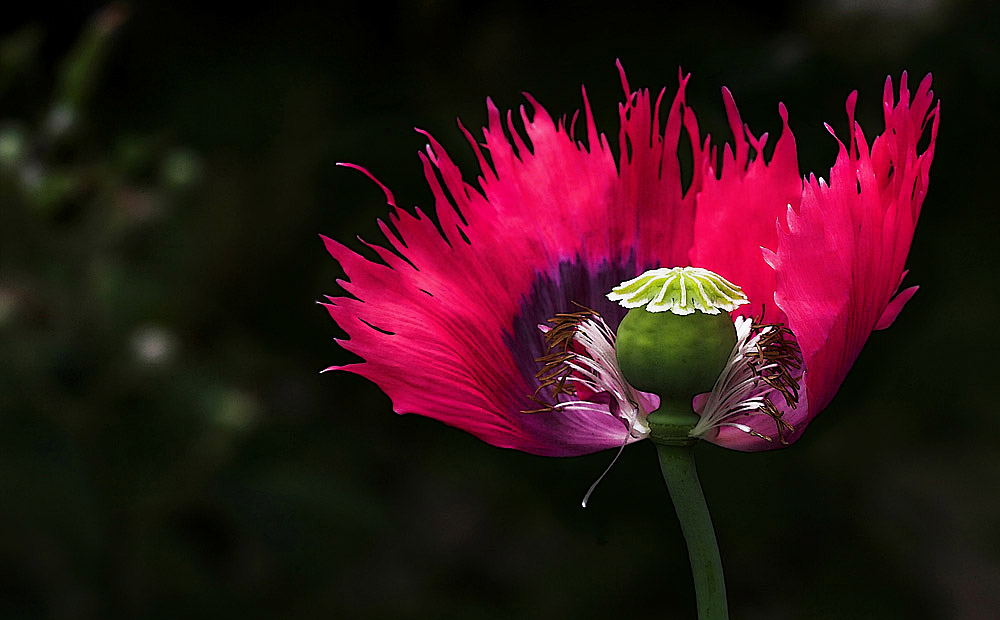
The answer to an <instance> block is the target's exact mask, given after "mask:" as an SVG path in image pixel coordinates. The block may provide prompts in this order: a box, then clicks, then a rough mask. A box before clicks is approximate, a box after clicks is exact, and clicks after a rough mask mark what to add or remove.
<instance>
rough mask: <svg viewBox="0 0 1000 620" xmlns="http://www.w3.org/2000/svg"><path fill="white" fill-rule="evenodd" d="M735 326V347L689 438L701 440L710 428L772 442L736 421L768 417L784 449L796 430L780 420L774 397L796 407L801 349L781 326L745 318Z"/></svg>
mask: <svg viewBox="0 0 1000 620" xmlns="http://www.w3.org/2000/svg"><path fill="white" fill-rule="evenodd" d="M761 317H763V310H762V311H761ZM735 324H736V335H737V341H736V346H734V347H733V352H732V354H731V355H730V357H729V362H727V364H726V367H725V369H724V370H723V371H722V374H721V375H720V376H719V379H718V381H717V382H716V384H715V387H714V388H713V390H712V393H711V394H710V395H709V398H708V401H707V402H706V403H705V407H704V409H703V410H702V412H701V419H700V420H699V422H698V424H697V425H695V427H694V428H693V429H692V430H691V436H692V437H700V436H702V435H704V434H705V433H707V432H709V431H710V430H712V429H717V428H721V427H731V428H735V429H737V430H739V431H742V432H744V433H747V434H749V435H752V436H754V437H758V438H760V439H763V440H765V441H774V439H775V437H772V436H769V435H766V434H764V433H762V432H760V431H758V430H755V429H753V428H752V427H750V426H749V425H747V424H742V423H739V422H736V421H734V418H739V417H744V416H750V415H766V416H768V417H769V418H771V420H773V421H774V425H775V431H776V432H775V434H776V435H777V439H778V441H780V442H781V443H783V444H787V443H788V442H787V439H786V435H787V434H789V433H793V432H795V427H794V426H792V424H791V423H789V422H788V421H786V420H785V419H784V415H785V410H783V409H781V408H778V406H777V405H775V404H774V401H773V400H772V395H773V394H775V393H777V394H780V395H781V397H782V398H783V399H784V401H785V405H786V407H787V408H789V409H795V408H796V407H797V406H798V403H799V390H800V381H801V378H802V352H801V349H800V348H799V345H798V343H797V342H795V337H794V334H792V332H791V330H789V329H788V328H787V327H785V326H784V325H781V324H778V323H763V322H762V319H761V318H746V317H738V318H737V319H736V321H735Z"/></svg>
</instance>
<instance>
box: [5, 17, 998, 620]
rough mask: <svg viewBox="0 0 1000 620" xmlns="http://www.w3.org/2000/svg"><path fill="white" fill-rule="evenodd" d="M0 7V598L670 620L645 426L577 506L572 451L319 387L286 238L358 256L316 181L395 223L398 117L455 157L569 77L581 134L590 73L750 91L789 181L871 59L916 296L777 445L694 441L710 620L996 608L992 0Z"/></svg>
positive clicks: (227, 609)
mask: <svg viewBox="0 0 1000 620" xmlns="http://www.w3.org/2000/svg"><path fill="white" fill-rule="evenodd" d="M5 11H6V12H5V16H4V17H3V18H2V20H3V21H2V22H0V24H2V27H0V260H2V266H0V358H2V362H0V617H2V618H4V619H7V618H15V619H16V618H67V619H70V618H72V619H90V618H114V617H122V618H175V617H178V616H192V617H213V618H228V617H233V618H243V619H245V618H256V617H260V618H270V617H281V618H317V617H335V618H416V617H429V618H451V617H455V618H458V617H461V618H514V617H517V618H546V619H552V618H590V617H594V618H598V617H634V618H645V617H657V618H663V617H671V618H690V617H692V614H693V596H692V592H691V584H690V577H689V576H688V569H687V559H686V554H685V552H684V548H683V540H682V539H681V537H680V533H679V531H678V528H677V525H676V523H675V519H674V516H673V514H672V512H671V507H670V505H669V502H668V499H667V498H666V494H665V493H664V492H663V489H662V488H661V487H662V481H661V480H659V478H658V472H657V469H656V461H655V457H654V454H653V450H652V448H651V446H648V445H639V446H635V447H634V448H630V449H629V450H626V451H625V453H624V454H623V456H622V458H621V460H620V462H619V463H618V464H617V465H616V467H615V469H613V470H612V472H611V474H610V475H609V476H608V478H607V479H606V480H605V481H604V482H603V483H602V486H601V487H600V488H599V489H598V490H597V492H596V494H595V495H594V497H593V498H592V500H591V504H590V506H591V507H590V508H588V509H587V510H581V509H580V508H579V500H580V498H581V497H582V494H583V492H584V491H585V490H586V489H587V487H588V486H589V485H590V483H591V482H592V480H593V479H594V478H595V477H596V475H597V474H599V473H600V471H602V470H603V468H604V467H605V466H606V464H607V462H608V461H609V459H610V458H611V456H610V455H608V454H598V455H592V456H589V457H585V458H579V459H562V460H556V459H541V458H536V457H530V456H527V455H523V454H518V453H514V452H509V451H504V450H498V449H495V448H492V447H489V446H487V445H485V444H482V443H480V442H478V441H476V440H474V439H472V438H471V437H468V436H466V435H465V434H463V433H461V432H458V431H455V430H453V429H449V428H446V427H443V426H441V425H439V424H436V423H434V422H432V421H429V420H424V419H419V418H416V417H412V416H404V417H397V416H395V415H393V414H392V413H391V407H390V404H389V402H388V400H387V399H386V398H385V396H383V395H382V394H381V393H380V392H379V391H378V390H377V389H376V388H374V387H373V386H371V385H370V384H368V383H367V382H365V381H364V380H362V379H360V378H358V377H355V376H353V375H349V374H346V373H338V374H326V375H322V376H321V375H319V374H318V370H320V369H322V368H324V367H325V366H328V365H330V364H340V363H346V362H347V361H349V358H350V356H349V355H348V354H346V353H345V352H343V351H342V350H340V349H339V348H338V347H337V346H336V345H335V343H334V342H332V338H334V337H338V336H339V335H340V334H338V332H337V329H336V327H335V326H334V325H333V324H332V323H331V322H330V321H329V320H328V318H327V317H326V315H325V313H324V312H323V311H322V309H321V308H318V307H316V306H315V305H314V304H313V302H314V301H315V300H316V299H319V298H321V296H322V295H323V294H327V293H329V294H335V293H337V286H336V284H335V280H336V278H337V277H339V276H341V275H342V274H340V273H339V270H338V268H337V266H336V264H335V263H334V262H333V261H332V260H331V259H329V258H328V257H327V256H326V255H325V254H324V252H323V250H322V245H321V244H320V243H319V241H318V239H317V237H316V235H317V233H320V232H323V233H326V234H328V235H331V236H333V237H336V238H338V239H340V240H343V241H345V242H352V243H354V242H353V241H351V240H352V239H353V238H354V235H355V234H358V233H360V234H361V235H362V236H363V237H365V238H366V239H371V240H375V239H378V237H379V234H378V229H377V226H376V225H375V218H376V217H381V216H383V215H384V214H385V211H386V207H385V205H384V201H383V197H382V194H381V192H380V191H379V190H378V188H377V187H375V186H374V185H373V184H372V183H370V182H369V181H368V180H366V179H364V178H363V177H361V175H358V174H355V173H352V172H350V171H345V170H344V169H337V168H335V167H334V165H333V164H334V163H335V162H336V161H345V160H346V161H353V162H357V163H360V164H363V165H365V166H367V167H368V168H369V169H371V170H372V171H373V172H374V173H375V174H376V175H377V176H379V178H380V179H382V180H383V181H384V182H386V183H387V185H389V186H390V187H391V188H392V189H393V190H394V191H395V194H396V196H397V197H398V198H399V199H400V203H401V204H404V205H411V204H414V203H419V204H421V205H424V206H426V205H428V204H429V202H430V201H431V196H430V192H429V191H428V190H427V189H426V188H425V187H424V185H423V182H422V177H421V170H420V165H419V162H418V160H417V158H416V156H415V155H414V151H415V150H417V149H419V148H420V147H421V146H422V145H423V140H422V139H421V138H420V137H419V136H417V135H415V134H413V133H412V132H411V127H412V126H413V125H414V124H416V125H419V126H421V127H425V128H427V129H429V130H431V131H432V132H433V133H434V134H435V136H436V137H437V138H438V139H439V140H441V142H442V143H443V144H444V146H445V147H446V148H449V149H450V152H451V154H452V155H453V156H454V157H455V158H456V160H457V161H458V162H459V163H460V164H462V165H463V166H465V168H464V170H465V172H466V174H467V176H468V177H469V178H471V176H472V172H471V171H472V170H473V168H472V165H473V163H474V159H473V158H472V156H471V154H470V153H469V152H468V149H467V147H466V146H465V144H464V140H463V138H462V136H461V135H460V133H459V132H458V131H457V130H456V129H455V127H454V124H453V123H454V118H455V117H456V116H461V117H462V119H463V120H464V122H465V124H466V126H468V127H470V128H475V127H478V126H481V125H482V124H483V123H484V122H485V109H484V106H483V99H484V98H485V96H487V95H492V96H494V98H495V100H496V101H497V102H498V104H499V105H500V106H501V107H514V106H517V105H519V104H520V103H521V102H522V100H521V99H520V98H519V97H518V95H517V93H519V92H520V91H522V90H527V91H530V92H531V93H532V94H533V95H535V96H536V97H537V98H538V99H539V100H540V101H542V102H544V103H545V105H546V106H547V107H548V108H549V110H550V111H552V112H553V113H555V114H563V113H569V114H571V113H572V111H573V110H574V109H576V108H578V107H579V105H580V99H579V85H580V83H586V84H587V88H588V91H587V92H588V95H589V97H590V99H591V102H592V103H593V105H594V109H595V114H596V116H597V122H598V125H599V127H600V128H601V129H602V130H603V131H605V132H607V133H608V134H609V136H610V137H611V139H612V142H614V141H615V140H614V139H615V136H616V134H617V127H616V122H617V116H616V113H617V112H616V107H615V105H616V102H617V101H618V100H619V98H620V96H621V92H620V85H619V83H618V76H617V74H616V72H615V70H614V65H613V63H614V60H615V58H621V59H622V61H623V62H624V64H625V67H626V68H627V70H628V72H629V79H630V81H631V83H632V86H633V87H639V86H642V87H646V86H649V87H653V88H658V87H659V86H660V85H663V84H666V85H667V86H668V88H671V89H672V88H673V87H674V85H675V82H674V80H675V79H676V77H675V76H676V67H677V65H678V64H681V65H683V67H684V69H685V70H690V71H692V72H693V78H692V82H691V85H690V87H689V90H688V100H689V102H690V103H691V104H692V105H693V106H694V107H695V109H696V110H697V112H698V114H699V121H700V123H701V125H702V127H703V129H705V130H708V131H710V132H711V133H712V134H713V136H716V140H721V139H722V138H723V137H724V136H727V135H728V134H727V131H728V129H727V124H726V122H725V117H724V113H723V108H722V105H721V101H720V100H719V97H718V96H717V92H718V91H717V89H718V88H719V87H720V86H721V85H723V84H726V85H728V86H729V87H730V88H731V89H732V90H733V92H734V93H735V95H736V98H737V101H738V102H739V104H740V110H741V113H742V114H743V119H744V121H746V122H747V123H749V124H750V125H751V127H753V128H754V129H755V131H756V132H762V131H765V130H769V131H772V132H775V131H778V130H779V129H780V123H779V120H778V117H777V114H776V113H775V112H776V110H775V105H776V103H777V100H779V99H780V100H782V101H784V102H785V103H786V105H787V106H788V108H789V110H790V113H791V124H792V128H793V130H794V131H795V132H796V139H797V142H798V148H799V154H800V161H801V164H802V168H803V170H815V171H817V173H819V174H823V173H824V172H825V169H826V168H827V167H828V166H829V165H830V163H831V162H832V161H833V157H834V155H835V153H836V149H835V143H834V142H833V141H832V140H831V139H830V138H829V136H828V135H827V134H826V133H825V131H824V130H823V127H822V122H823V121H831V122H832V124H833V125H834V127H837V128H838V129H840V130H843V128H844V124H845V120H844V118H845V115H844V113H843V105H844V99H845V98H846V95H847V93H848V92H849V91H850V90H851V89H854V88H858V89H859V91H860V99H859V110H858V116H859V121H860V122H861V123H862V125H863V126H864V127H865V128H866V130H867V132H868V133H869V135H873V134H874V133H876V132H877V131H880V130H881V119H880V106H879V104H880V97H881V86H882V80H883V79H884V76H885V75H886V74H892V75H893V76H898V74H899V72H900V70H902V69H904V68H908V69H910V70H911V75H914V76H919V75H922V74H923V73H924V72H925V71H928V70H930V71H933V72H934V74H935V90H936V92H937V93H938V95H939V96H940V97H941V99H942V101H943V105H942V110H943V112H942V117H943V120H942V125H941V134H940V139H939V143H938V152H937V158H936V161H935V163H934V168H933V170H932V175H931V179H932V180H931V190H930V196H929V198H928V200H927V203H926V205H925V210H924V214H923V216H922V221H921V225H920V227H919V228H918V231H917V237H916V240H915V242H914V248H913V252H912V254H911V259H910V261H909V265H910V268H911V276H909V278H910V279H912V281H913V282H914V283H919V284H921V285H922V289H921V291H920V293H919V294H918V295H917V297H916V298H915V299H914V300H913V302H911V304H910V305H909V306H908V307H907V309H906V311H905V312H904V313H903V314H902V315H901V317H900V318H899V320H898V321H897V323H896V325H895V326H894V327H893V328H892V329H891V330H889V331H887V332H882V333H877V334H875V335H874V336H873V337H872V339H871V341H870V343H869V345H868V347H867V348H866V350H865V352H864V354H863V355H862V357H861V359H860V360H859V362H858V364H857V365H856V367H855V369H854V371H853V372H852V374H851V375H850V377H849V378H848V381H847V383H846V384H845V386H844V388H843V389H842V391H841V394H840V395H839V396H838V397H837V399H836V400H835V401H834V403H833V405H832V406H831V407H830V409H829V410H828V411H826V412H825V413H824V414H823V415H822V416H821V417H820V418H819V419H818V420H817V421H816V422H815V423H814V424H813V426H812V427H811V428H810V430H809V432H807V433H806V435H805V437H804V438H803V440H802V441H800V442H799V443H797V444H796V445H795V446H794V447H792V448H790V449H787V450H783V451H779V452H775V453H768V454H759V455H744V454H735V453H730V452H726V451H723V450H719V449H716V448H712V447H710V446H702V447H700V448H699V450H700V455H699V458H700V461H701V470H702V479H703V482H704V484H705V487H706V493H707V495H708V498H709V502H710V505H711V506H712V510H713V515H714V518H715V521H716V524H717V527H718V530H719V537H720V543H721V546H722V554H723V559H724V562H725V564H726V566H727V577H728V580H729V588H730V597H731V609H732V613H733V617H734V618H741V619H754V618H768V619H769V620H780V619H783V618H788V619H800V618H831V619H833V618H852V619H867V618H871V619H876V618H877V619H891V618H907V619H908V620H918V619H922V618H926V619H938V618H970V619H972V618H985V617H989V614H990V613H992V612H990V611H989V610H991V609H992V610H995V609H998V608H1000V536H998V534H997V532H998V531H1000V497H998V494H997V489H998V488H1000V449H998V447H997V442H996V440H995V438H996V437H997V433H996V430H997V417H996V410H997V407H996V405H995V402H996V397H995V393H994V390H995V388H994V385H995V380H994V377H995V373H994V372H993V371H994V370H995V368H996V362H995V357H996V355H995V352H994V351H993V350H992V344H993V342H994V341H995V339H996V338H995V335H994V333H993V329H992V327H993V326H992V321H991V309H992V308H993V307H995V306H996V301H997V300H996V294H997V293H996V291H995V290H994V288H993V287H988V286H987V287H984V286H983V282H984V280H985V281H989V278H990V277H991V276H990V275H989V274H992V273H995V272H996V269H997V268H998V262H997V256H996V252H995V249H993V242H994V237H995V231H996V230H997V223H998V222H997V220H998V210H997V208H996V198H995V196H994V192H993V190H992V186H991V184H990V181H991V180H992V178H993V177H994V176H995V169H996V166H997V164H998V159H1000V158H998V154H997V151H996V148H995V147H994V146H993V145H992V144H988V142H987V141H986V140H984V139H983V138H984V135H985V134H986V133H987V132H988V131H989V130H990V128H991V127H993V126H994V125H995V118H994V116H995V113H994V110H993V108H994V104H993V102H994V101H996V98H997V95H998V93H997V89H998V86H997V85H998V84H1000V79H998V78H1000V76H998V75H997V73H998V72H1000V69H998V67H1000V63H997V62H996V60H997V58H996V56H997V51H996V46H995V42H996V40H997V35H998V34H1000V27H998V25H1000V15H998V12H997V9H995V8H993V7H992V5H987V4H986V3H982V4H977V3H975V2H962V1H958V0H933V1H927V2H919V3H904V2H897V3H865V2H855V3H852V2H839V3H831V4H826V5H820V4H815V5H814V4H805V3H803V4H794V3H773V4H768V5H767V6H766V7H764V6H763V5H754V6H750V5H746V4H744V3H714V4H710V5H697V6H696V5H691V6H683V7H681V6H669V5H664V6H660V7H658V8H656V9H646V10H639V9H632V8H627V7H624V6H618V5H608V6H604V7H600V8H593V9H591V8H586V7H582V6H576V5H574V6H572V7H569V8H541V7H540V6H536V5H534V4H531V3H526V2H525V3H521V2H513V3H505V4H503V5H500V6H486V5H482V6H475V7H473V6H471V5H468V4H465V3H461V2H457V1H453V0H444V1H436V2H412V3H411V2H401V3H387V4H383V5H379V6H367V5H361V4H355V5H350V6H346V5H345V6H335V5H330V6H325V7H323V6H315V7H311V8H303V7H299V6H291V5H285V4H273V5H270V6H261V7H254V8H251V7H244V8H243V9H241V10H240V11H238V12H232V11H231V10H229V9H225V8H222V7H221V6H220V7H211V6H204V5H203V4H201V3H183V2H181V3H167V2H145V3H141V4H140V3H136V4H134V5H133V6H131V8H128V7H126V6H124V5H111V6H109V7H103V8H102V7H100V6H98V5H90V6H87V5H86V4H85V3H65V4H63V5H29V4H24V5H16V6H12V7H10V8H9V9H5ZM474 133H475V132H474ZM355 247H357V248H359V249H360V247H361V246H360V244H359V243H355ZM970 300H971V301H972V303H970Z"/></svg>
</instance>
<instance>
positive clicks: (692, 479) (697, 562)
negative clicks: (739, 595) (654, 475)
mask: <svg viewBox="0 0 1000 620" xmlns="http://www.w3.org/2000/svg"><path fill="white" fill-rule="evenodd" d="M655 445H656V452H657V454H658V455H659V457H660V471H662V472H663V480H664V481H665V482H666V483H667V489H669V491H670V498H671V499H672V500H673V502H674V510H676V511H677V518H678V520H679V521H680V522H681V531H682V532H683V533H684V540H686V541H687V548H688V557H689V558H690V560H691V573H692V576H693V577H694V591H695V597H696V598H697V600H698V620H728V618H729V606H728V603H727V602H726V581H725V578H724V577H723V574H722V558H720V557H719V544H718V543H717V542H716V540H715V528H713V527H712V517H711V515H709V514H708V505H707V504H706V503H705V495H704V493H702V491H701V482H699V481H698V470H697V469H696V468H695V464H694V447H693V446H691V445H667V444H664V443H656V444H655Z"/></svg>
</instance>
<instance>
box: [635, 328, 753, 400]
mask: <svg viewBox="0 0 1000 620" xmlns="http://www.w3.org/2000/svg"><path fill="white" fill-rule="evenodd" d="M735 344H736V328H735V327H734V326H733V320H732V319H731V318H729V315H728V314H725V313H719V314H705V313H704V312H694V313H692V314H685V315H679V314H674V313H673V312H649V311H648V310H646V309H645V308H633V309H632V310H629V312H628V314H626V315H625V318H624V319H622V322H621V325H620V326H619V327H618V337H617V340H616V344H615V348H616V354H617V357H618V365H619V367H620V368H621V370H622V374H623V375H624V376H625V378H626V379H627V380H628V382H629V383H631V384H632V385H633V386H635V387H636V388H638V389H640V390H642V391H644V392H652V393H653V394H656V395H658V396H659V397H660V400H661V402H663V401H666V402H665V403H664V404H666V403H671V404H674V403H676V404H677V405H678V406H682V405H686V407H687V408H688V409H690V406H691V399H692V398H693V397H694V396H695V395H697V394H701V393H703V392H711V391H712V387H713V386H714V385H715V381H716V379H718V378H719V374H720V373H721V372H722V369H723V368H725V365H726V361H727V360H728V359H729V354H730V353H731V352H732V350H733V345H735ZM662 407H663V406H662V405H661V408H662Z"/></svg>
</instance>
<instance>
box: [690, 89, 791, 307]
mask: <svg viewBox="0 0 1000 620" xmlns="http://www.w3.org/2000/svg"><path fill="white" fill-rule="evenodd" d="M722 95H723V100H724V101H725V105H726V113H727V115H728V116H729V124H730V127H731V129H732V132H733V136H734V140H735V147H736V151H735V153H734V152H733V149H732V147H731V146H730V145H729V144H727V145H726V147H725V150H724V152H723V156H722V162H721V166H720V167H719V169H715V168H714V167H708V168H706V170H705V171H704V174H703V176H704V185H703V187H702V189H701V193H700V194H699V195H698V211H697V214H696V216H695V224H694V229H695V230H694V232H695V241H694V246H693V248H692V250H691V264H692V265H695V266H697V267H703V268H705V269H710V270H712V271H715V272H716V273H718V274H720V275H722V276H723V277H725V278H727V279H728V280H730V281H731V282H734V283H736V284H737V285H739V286H740V287H741V288H742V289H743V292H744V293H746V295H747V298H748V299H749V300H750V304H749V305H747V306H744V307H743V308H741V310H740V311H738V312H737V313H736V315H746V316H750V315H757V314H760V312H761V307H764V308H765V316H764V317H763V318H764V320H765V321H768V322H783V321H784V318H785V317H784V314H783V313H782V311H781V310H780V309H779V308H777V307H775V304H774V303H773V301H774V289H775V280H774V270H773V269H772V268H771V267H770V266H769V265H768V264H767V263H766V262H765V260H764V257H763V255H762V252H761V250H762V248H774V247H775V244H776V240H777V233H776V230H775V227H774V222H775V221H776V220H777V219H778V217H779V216H780V215H782V214H783V213H784V212H785V209H786V208H787V207H788V205H792V206H793V207H794V208H796V209H797V208H798V204H799V200H800V198H801V196H802V179H801V177H800V176H799V167H798V159H797V155H796V150H795V138H794V136H793V135H792V132H791V130H790V129H789V127H788V112H787V110H786V109H785V106H784V105H781V104H779V105H778V113H779V115H780V116H781V120H782V123H783V128H782V132H781V137H780V138H779V139H778V142H777V144H775V148H774V154H773V155H772V156H771V160H770V161H769V162H766V161H765V160H764V155H763V150H764V146H765V144H766V142H767V134H763V135H762V136H761V137H760V138H755V137H754V135H753V134H752V133H751V132H750V128H749V127H747V126H745V125H743V123H742V121H741V120H740V115H739V112H738V110H737V108H736V102H735V101H734V100H733V96H732V94H730V92H729V90H728V89H723V91H722ZM716 173H719V174H718V177H717V176H716Z"/></svg>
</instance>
